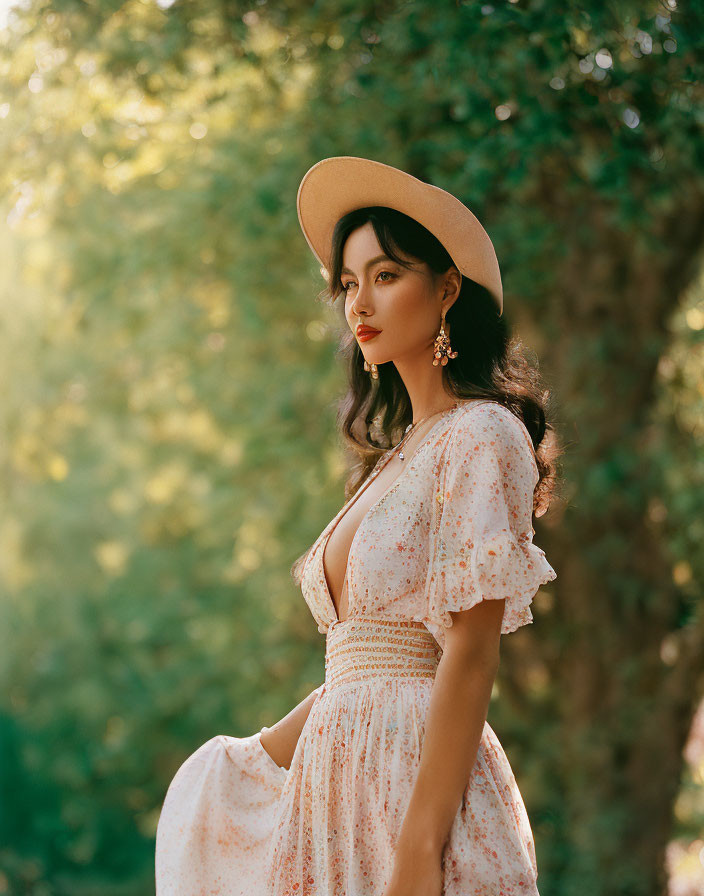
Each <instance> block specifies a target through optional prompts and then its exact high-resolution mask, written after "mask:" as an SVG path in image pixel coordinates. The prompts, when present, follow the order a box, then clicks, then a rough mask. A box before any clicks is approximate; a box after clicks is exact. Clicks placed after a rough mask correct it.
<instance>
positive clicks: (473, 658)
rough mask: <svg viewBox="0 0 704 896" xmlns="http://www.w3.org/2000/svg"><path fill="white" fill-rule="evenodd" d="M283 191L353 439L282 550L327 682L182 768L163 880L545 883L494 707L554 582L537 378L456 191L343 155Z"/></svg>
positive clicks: (209, 885)
mask: <svg viewBox="0 0 704 896" xmlns="http://www.w3.org/2000/svg"><path fill="white" fill-rule="evenodd" d="M297 206H298V215H299V220H300V222H301V226H302V229H303V232H304V235H305V237H306V239H307V241H308V243H309V245H310V247H311V249H312V250H313V252H314V254H315V256H316V257H317V259H318V260H319V261H320V262H321V264H322V265H323V266H324V274H325V276H326V279H327V282H328V285H327V290H326V295H327V297H328V298H329V299H331V300H333V301H334V300H336V299H337V298H338V297H339V298H341V299H342V302H343V303H344V316H345V321H346V324H347V327H348V328H349V331H351V332H350V334H349V337H348V343H347V357H348V360H349V365H350V377H351V389H350V395H349V399H348V402H347V407H346V411H345V414H344V425H343V432H344V434H345V436H346V438H347V439H348V440H349V442H350V444H351V445H352V446H353V447H354V449H355V450H356V452H357V454H358V456H359V458H360V464H359V468H358V469H357V470H356V471H355V473H354V474H353V476H352V479H351V481H350V482H349V483H348V488H347V490H346V497H347V498H348V499H349V500H348V501H347V503H346V504H345V505H344V506H343V507H342V509H341V510H340V511H339V513H338V514H337V516H336V517H335V518H334V519H333V520H332V521H331V522H330V524H329V525H328V526H327V527H326V528H325V529H324V531H323V532H322V533H321V535H320V536H319V538H318V539H317V541H316V542H315V543H314V544H313V546H312V547H311V548H310V549H309V551H308V552H307V553H306V554H305V555H303V557H301V558H299V561H297V563H296V564H295V566H294V568H293V574H294V577H295V579H296V581H297V582H298V583H299V584H300V586H301V589H302V592H303V597H304V598H305V600H306V602H307V604H308V606H309V608H310V610H311V613H312V615H313V617H314V619H315V621H316V622H317V623H318V629H319V631H320V632H322V633H324V634H325V635H326V656H325V681H324V683H323V684H322V685H321V686H320V687H319V688H317V689H316V690H315V691H313V692H312V693H311V694H310V695H309V696H308V697H307V698H306V699H305V700H304V701H302V703H300V704H299V706H297V707H296V708H295V709H294V710H292V711H291V713H289V715H287V716H286V717H285V718H284V719H282V720H281V721H280V722H278V723H277V724H276V725H274V726H273V727H271V728H263V729H262V730H261V731H260V732H257V733H256V734H253V735H250V736H249V737H243V738H236V737H230V736H227V735H219V736H217V737H214V738H212V739H211V740H209V741H208V742H207V743H205V744H204V745H203V746H202V747H201V748H200V749H199V750H198V751H196V752H195V753H194V754H193V755H192V756H191V757H190V758H189V759H187V760H186V762H185V763H184V764H183V765H182V766H181V768H180V769H179V771H178V772H177V774H176V776H175V777H174V780H173V781H172V783H171V785H170V787H169V790H168V793H167V795H166V799H165V801H164V806H163V808H162V813H161V817H160V820H159V827H158V832H157V848H156V878H157V894H158V896H177V894H178V896H195V894H206V893H207V894H209V896H215V894H223V896H224V894H228V896H233V894H248V896H290V894H296V896H304V894H311V896H312V894H316V896H338V894H339V896H441V893H442V894H445V896H460V894H462V896H519V894H520V896H537V894H538V889H537V885H536V878H537V868H536V862H535V849H534V843H533V837H532V831H531V827H530V824H529V820H528V817H527V814H526V810H525V806H524V803H523V801H522V798H521V795H520V792H519V790H518V787H517V785H516V781H515V778H514V775H513V773H512V770H511V767H510V765H509V762H508V759H507V758H506V755H505V754H504V752H503V749H502V747H501V744H500V743H499V741H498V739H497V737H496V735H495V733H494V731H493V730H492V729H491V727H490V726H489V724H488V723H487V722H486V715H487V711H488V706H489V699H490V695H491V690H492V686H493V682H494V679H495V675H496V672H497V668H498V663H499V641H500V636H501V634H505V633H508V632H512V631H514V630H515V629H516V628H518V627H519V626H521V625H524V624H527V623H530V622H532V619H533V617H532V614H531V611H530V608H529V605H530V603H531V601H532V599H533V596H534V595H535V593H536V591H537V590H538V588H539V587H540V585H541V584H544V583H546V582H549V581H552V580H553V579H555V578H556V573H555V571H554V569H553V568H552V567H551V566H550V564H549V563H548V561H547V559H546V557H545V554H544V552H543V551H542V550H541V549H540V548H538V547H537V546H536V545H534V544H533V543H532V538H533V535H534V529H533V527H532V514H533V512H534V511H536V512H537V513H538V515H540V514H541V513H542V512H544V510H545V506H546V504H547V497H548V492H549V486H550V481H551V479H552V478H553V466H554V464H553V461H554V455H555V452H554V449H553V448H552V447H551V446H550V444H545V443H546V442H547V441H548V440H546V439H544V438H543V437H544V435H545V433H546V430H549V429H550V427H549V426H547V425H546V422H545V413H544V401H545V398H544V396H545V393H544V391H543V390H542V389H541V388H540V387H539V384H538V381H537V377H536V375H535V372H534V371H533V370H531V369H530V368H529V367H528V366H527V364H526V363H525V361H524V360H523V359H522V357H521V356H520V355H519V354H518V351H517V345H516V343H512V342H510V341H509V339H508V336H507V331H506V325H505V322H504V321H502V319H501V314H502V310H503V293H502V287H501V278H500V274H499V267H498V262H497V260H496V255H495V252H494V248H493V245H492V243H491V241H490V239H489V237H488V235H487V234H486V232H485V231H484V229H483V228H482V226H481V224H480V223H479V221H478V220H477V219H476V218H475V216H474V215H473V214H472V212H470V211H469V209H467V208H466V206H464V205H463V204H462V203H461V202H460V201H459V200H458V199H456V198H455V197H454V196H452V195H450V194H449V193H446V192H445V191H443V190H440V189H439V188H437V187H434V186H432V185H430V184H426V183H423V182H422V181H419V180H417V179H416V178H414V177H411V176H410V175H409V174H407V173H405V172H403V171H399V170H398V169H396V168H392V167H390V166H388V165H383V164H382V163H379V162H375V161H372V160H369V159H358V158H355V157H350V156H342V157H335V158H331V159H324V160H323V161H321V162H319V163H318V164H317V165H314V166H313V167H312V168H311V169H310V170H309V171H308V172H307V174H306V175H305V177H304V178H303V180H302V182H301V185H300V188H299V191H298V200H297ZM450 332H452V342H450V338H449V337H450ZM406 424H407V425H406ZM399 434H401V435H402V437H401V438H400V440H399V438H398V436H399ZM548 434H550V433H548Z"/></svg>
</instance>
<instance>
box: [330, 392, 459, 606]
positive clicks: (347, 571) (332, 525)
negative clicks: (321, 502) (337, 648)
mask: <svg viewBox="0 0 704 896" xmlns="http://www.w3.org/2000/svg"><path fill="white" fill-rule="evenodd" d="M460 407H462V404H461V403H460V404H456V405H455V406H454V407H452V408H448V410H447V411H446V412H445V413H444V414H443V415H442V417H441V418H440V419H439V420H437V421H436V422H435V423H434V424H433V425H432V426H431V427H430V429H429V430H428V431H427V432H426V434H425V435H424V436H423V438H422V439H421V441H420V442H419V443H418V445H417V446H416V450H415V451H414V452H413V454H412V455H411V456H410V457H409V459H408V464H407V465H406V466H404V467H403V469H402V470H400V471H399V473H398V475H397V476H396V478H395V479H394V480H393V482H392V483H391V484H390V485H389V487H388V488H387V489H386V490H385V491H384V492H383V493H382V494H381V495H380V496H379V497H378V498H377V500H376V501H374V503H373V504H371V505H370V506H369V507H368V508H367V510H366V512H365V514H364V516H363V517H362V519H361V520H360V521H359V525H358V526H357V528H356V529H355V532H354V535H353V536H352V540H351V541H350V547H349V551H348V552H347V562H346V564H345V574H344V576H343V579H342V590H341V592H340V602H342V598H343V597H344V596H345V591H347V592H349V574H350V560H351V559H352V552H353V551H354V545H355V541H356V540H357V536H358V535H359V531H360V529H361V528H362V526H363V525H364V523H365V521H366V519H367V517H368V516H369V514H370V513H371V512H372V511H373V510H374V509H375V508H376V507H377V506H378V505H379V504H380V503H381V502H382V501H383V500H384V499H385V498H386V497H387V496H388V495H389V494H390V492H391V490H392V489H393V488H395V487H396V486H397V485H398V483H399V482H400V480H401V479H402V478H403V475H404V474H405V473H406V472H407V471H408V469H409V468H410V467H411V466H412V464H413V461H414V460H415V458H416V456H417V454H418V452H419V451H421V449H422V448H424V447H425V445H426V444H428V443H429V442H430V436H431V434H432V433H433V432H434V431H435V429H436V427H437V426H439V425H440V424H441V423H442V422H443V421H444V420H445V419H446V418H447V417H448V416H449V415H450V414H451V413H452V412H453V411H456V410H457V409H458V408H460ZM399 444H400V442H399ZM397 448H398V445H397V446H396V448H392V449H390V450H389V453H388V454H386V455H383V456H382V463H381V466H379V468H378V469H377V470H376V472H374V473H371V474H370V475H369V476H368V477H367V479H366V480H365V481H364V482H363V483H362V485H361V486H360V488H359V489H358V490H357V492H356V493H355V494H354V495H353V496H352V497H351V498H350V500H349V501H348V502H347V503H346V504H343V506H342V507H341V508H340V510H339V512H338V513H337V515H336V516H335V517H333V519H332V520H331V521H330V524H329V526H328V529H327V531H326V532H324V533H323V537H322V542H321V547H320V572H321V576H320V578H321V579H322V584H323V588H324V589H325V595H326V597H327V600H328V604H329V606H330V609H331V610H332V613H333V615H334V617H335V622H336V623H342V622H346V621H347V620H348V619H349V618H350V617H349V609H350V608H349V601H348V605H347V616H345V618H344V619H340V614H339V611H338V608H337V607H336V606H335V601H334V599H333V596H332V592H331V591H330V586H329V585H328V579H327V576H326V574H325V549H326V547H327V545H328V541H329V540H330V538H331V536H332V533H333V532H334V531H335V529H336V528H337V526H338V525H339V523H340V520H341V519H342V517H343V516H344V515H345V513H346V512H347V511H348V510H349V509H350V508H351V507H352V505H353V504H355V503H356V501H357V499H358V498H359V497H360V496H361V495H362V494H364V492H365V491H366V490H367V487H368V486H370V485H371V483H372V482H373V481H374V480H375V479H376V477H377V476H378V475H379V474H380V473H381V471H382V470H383V469H384V467H386V465H387V463H389V462H390V461H391V458H392V457H393V456H394V455H395V453H396V449H397Z"/></svg>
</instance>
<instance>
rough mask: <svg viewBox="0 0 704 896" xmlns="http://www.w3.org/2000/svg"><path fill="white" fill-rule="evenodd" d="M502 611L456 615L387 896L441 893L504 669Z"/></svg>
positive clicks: (488, 605) (479, 609)
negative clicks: (450, 843) (450, 842)
mask: <svg viewBox="0 0 704 896" xmlns="http://www.w3.org/2000/svg"><path fill="white" fill-rule="evenodd" d="M504 604H505V600H503V599H501V600H499V599H492V600H482V601H480V602H479V603H478V604H476V605H475V606H474V607H472V608H471V609H469V610H463V611H461V612H458V613H452V614H451V615H452V620H453V624H452V627H451V628H449V629H447V632H446V636H445V637H446V641H445V650H444V652H443V655H442V657H441V659H440V663H439V665H438V668H437V672H436V676H435V681H434V682H433V690H432V693H431V697H430V704H429V706H428V712H427V715H426V721H425V735H424V739H423V747H422V750H421V756H420V766H419V769H418V775H417V777H416V781H415V784H414V786H413V791H412V793H411V799H410V802H409V804H408V808H407V810H406V815H405V817H404V820H403V823H402V825H401V831H400V834H399V839H398V843H397V848H396V854H395V861H394V871H393V876H392V879H391V882H390V884H389V887H388V888H387V890H386V892H385V896H396V894H403V896H407V894H416V893H419V894H420V893H422V894H432V896H436V894H437V896H439V894H440V892H441V887H442V875H441V862H442V854H443V850H444V847H445V844H446V842H447V839H448V837H449V834H450V829H451V828H452V823H453V821H454V820H455V816H456V814H457V810H458V809H459V807H460V804H461V802H462V796H463V794H464V791H465V788H466V786H467V784H468V781H469V776H470V773H471V771H472V768H473V766H474V763H475V761H476V758H477V752H478V750H479V744H480V742H481V737H482V732H483V729H484V722H485V721H486V717H487V713H488V710H489V701H490V699H491V690H492V687H493V684H494V679H495V677H496V672H497V670H498V667H499V644H500V639H501V621H502V618H503V612H504Z"/></svg>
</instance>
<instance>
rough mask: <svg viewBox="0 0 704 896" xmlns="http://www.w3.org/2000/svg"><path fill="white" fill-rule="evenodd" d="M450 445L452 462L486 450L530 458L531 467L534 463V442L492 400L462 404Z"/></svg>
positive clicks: (516, 419)
mask: <svg viewBox="0 0 704 896" xmlns="http://www.w3.org/2000/svg"><path fill="white" fill-rule="evenodd" d="M450 442H451V453H452V454H453V455H454V456H455V459H458V458H460V456H461V458H464V457H466V453H467V451H468V450H472V451H474V452H479V451H481V450H485V451H489V452H490V453H492V454H497V455H499V456H501V457H507V456H508V455H509V454H519V455H522V456H524V457H526V456H529V457H530V459H531V464H535V449H534V447H533V440H532V439H531V437H530V433H529V432H528V429H527V428H526V425H525V423H524V422H523V421H522V420H521V419H520V417H518V416H516V414H514V413H513V411H511V410H510V409H509V408H507V407H506V406H505V405H503V404H501V402H499V401H496V400H494V399H478V400H473V401H469V402H466V403H465V404H464V405H461V406H460V413H459V414H458V416H457V420H456V421H455V425H454V426H453V427H452V432H451V433H450Z"/></svg>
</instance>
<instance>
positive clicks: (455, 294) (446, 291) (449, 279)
mask: <svg viewBox="0 0 704 896" xmlns="http://www.w3.org/2000/svg"><path fill="white" fill-rule="evenodd" d="M441 282H442V289H443V297H442V305H441V311H442V310H444V311H445V312H448V311H449V310H450V308H452V306H453V305H454V304H455V302H456V301H457V299H458V298H459V295H460V290H461V289H462V274H460V272H459V271H458V270H457V268H456V267H454V266H453V267H451V268H449V269H448V271H447V273H445V274H443V275H442V279H441Z"/></svg>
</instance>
